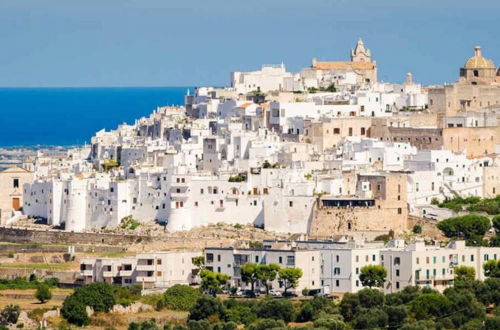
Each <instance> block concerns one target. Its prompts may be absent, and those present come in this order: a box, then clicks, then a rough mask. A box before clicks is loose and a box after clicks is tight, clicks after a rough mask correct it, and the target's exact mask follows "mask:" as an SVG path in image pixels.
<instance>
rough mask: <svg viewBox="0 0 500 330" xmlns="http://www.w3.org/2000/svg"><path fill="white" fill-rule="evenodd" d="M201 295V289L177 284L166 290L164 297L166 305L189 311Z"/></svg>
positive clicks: (174, 308) (170, 307)
mask: <svg viewBox="0 0 500 330" xmlns="http://www.w3.org/2000/svg"><path fill="white" fill-rule="evenodd" d="M200 296H201V293H200V290H197V289H195V288H192V287H190V286H188V285H181V284H176V285H174V286H172V287H170V288H168V289H167V291H165V293H164V296H163V297H164V298H163V299H164V300H165V306H167V307H168V308H169V309H173V310H182V311H189V310H190V309H191V308H193V306H194V304H196V301H197V300H198V298H200Z"/></svg>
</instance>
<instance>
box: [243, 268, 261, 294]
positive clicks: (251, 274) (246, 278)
mask: <svg viewBox="0 0 500 330" xmlns="http://www.w3.org/2000/svg"><path fill="white" fill-rule="evenodd" d="M258 268H259V265H257V264H254V263H248V264H244V265H243V266H241V280H242V281H243V282H244V283H245V284H247V285H248V284H250V287H251V290H252V292H253V291H254V289H255V283H257V281H258V280H259V278H258V276H257V273H258Z"/></svg>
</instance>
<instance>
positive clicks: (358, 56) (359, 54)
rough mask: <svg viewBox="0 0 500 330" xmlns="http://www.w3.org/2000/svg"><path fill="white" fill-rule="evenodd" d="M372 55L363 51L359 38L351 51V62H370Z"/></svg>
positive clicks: (365, 50) (367, 51)
mask: <svg viewBox="0 0 500 330" xmlns="http://www.w3.org/2000/svg"><path fill="white" fill-rule="evenodd" d="M371 61H372V54H371V52H370V50H369V49H365V45H364V43H363V40H361V38H359V40H358V43H357V44H356V48H354V49H351V62H371Z"/></svg>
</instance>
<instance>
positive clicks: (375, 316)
mask: <svg viewBox="0 0 500 330" xmlns="http://www.w3.org/2000/svg"><path fill="white" fill-rule="evenodd" d="M352 323H353V325H354V328H355V329H378V328H385V327H386V326H387V325H388V323H389V317H388V316H387V314H386V313H385V312H384V311H383V310H381V309H379V308H372V309H364V310H362V311H361V312H360V313H358V315H357V316H356V317H355V318H354V320H353V321H352Z"/></svg>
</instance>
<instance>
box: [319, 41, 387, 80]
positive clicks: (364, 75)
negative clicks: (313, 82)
mask: <svg viewBox="0 0 500 330" xmlns="http://www.w3.org/2000/svg"><path fill="white" fill-rule="evenodd" d="M311 70H312V71H321V75H323V76H332V75H333V76H334V75H336V74H338V73H339V72H352V73H354V74H355V75H356V83H357V84H365V83H368V84H370V83H375V82H377V62H376V61H374V60H373V59H372V54H371V51H370V50H369V49H368V48H365V46H364V43H363V41H362V40H361V39H359V41H358V43H357V44H356V47H355V48H354V49H352V50H351V60H350V61H336V62H320V61H317V60H316V59H315V58H313V60H312V63H311Z"/></svg>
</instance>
